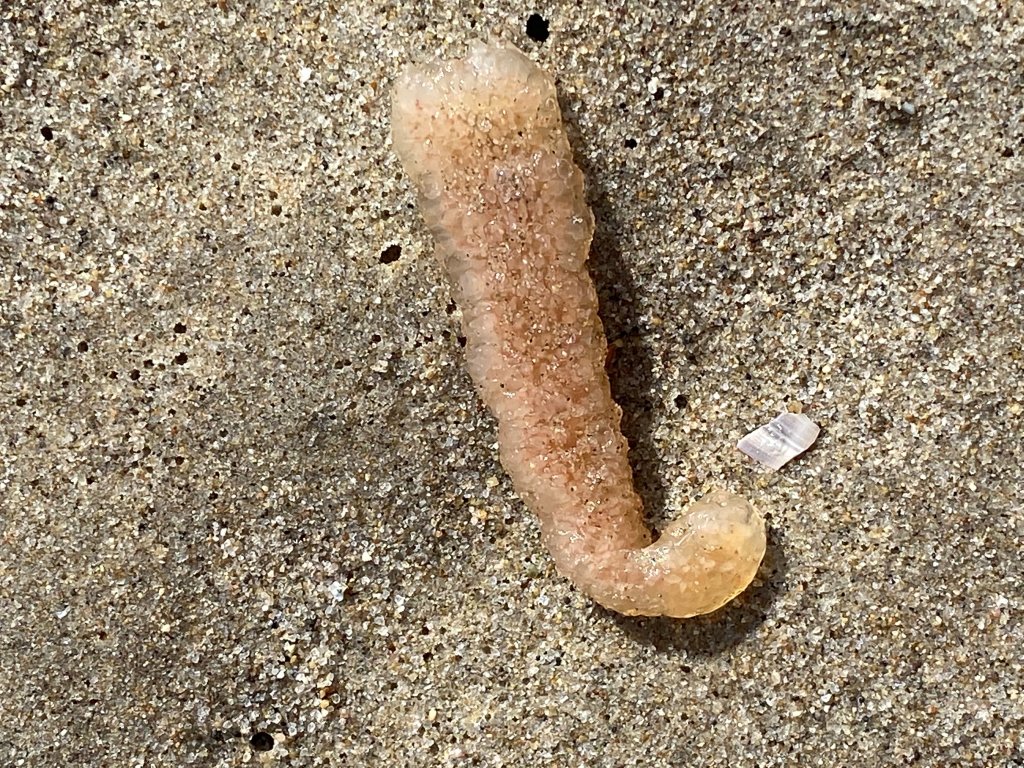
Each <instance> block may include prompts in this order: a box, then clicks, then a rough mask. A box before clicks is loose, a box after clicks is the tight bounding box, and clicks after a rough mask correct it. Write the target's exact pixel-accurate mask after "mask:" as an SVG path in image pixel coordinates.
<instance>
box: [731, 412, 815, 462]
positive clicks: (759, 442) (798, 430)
mask: <svg viewBox="0 0 1024 768" xmlns="http://www.w3.org/2000/svg"><path fill="white" fill-rule="evenodd" d="M820 431H821V430H820V428H819V427H818V425H817V424H815V423H814V422H813V421H811V420H810V419H809V418H807V417H806V416H804V415H803V414H802V413H780V414H779V415H778V416H776V417H775V418H774V419H772V420H771V421H769V422H768V423H767V424H765V425H764V426H763V427H758V428H757V429H755V430H754V431H753V432H751V433H750V434H748V435H745V436H744V437H743V438H741V439H740V441H739V442H738V443H736V447H737V448H739V449H740V450H741V451H743V453H745V454H747V456H749V457H750V458H752V459H753V460H754V461H757V462H759V463H761V464H764V465H765V466H766V467H771V468H772V469H775V470H778V469H781V468H782V466H783V465H784V464H786V463H787V462H789V461H791V460H792V459H795V458H796V457H797V456H799V455H800V454H801V453H803V452H804V451H806V450H807V449H808V448H810V447H811V446H812V445H813V444H814V441H815V440H817V439H818V432H820Z"/></svg>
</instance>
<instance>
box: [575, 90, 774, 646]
mask: <svg viewBox="0 0 1024 768" xmlns="http://www.w3.org/2000/svg"><path fill="white" fill-rule="evenodd" d="M559 106H560V108H561V110H562V114H563V115H564V116H565V117H566V120H565V123H566V130H567V133H568V134H569V143H570V145H571V146H573V147H579V146H582V145H583V143H584V142H583V140H582V136H581V134H580V132H579V130H578V129H577V127H576V124H575V121H574V120H573V119H572V114H573V110H572V109H571V107H570V106H569V105H567V104H566V103H565V102H564V101H563V100H562V99H561V97H560V98H559ZM573 154H574V159H575V161H576V164H577V165H578V166H579V167H580V169H581V170H582V171H583V175H584V178H585V179H586V196H587V203H588V204H589V205H590V208H591V210H592V211H593V213H594V219H595V231H594V240H593V243H592V244H591V247H590V260H589V262H588V265H589V268H590V272H591V275H592V276H593V277H594V283H595V285H596V286H597V294H598V301H599V312H600V315H601V322H602V323H603V324H604V329H605V335H606V336H607V337H608V344H609V348H610V350H611V353H610V354H609V361H608V377H609V379H610V381H611V390H612V396H613V397H614V398H615V401H616V402H617V403H618V404H619V405H620V406H621V407H622V432H623V434H624V435H625V436H626V439H627V440H628V441H629V446H630V454H629V455H630V464H631V465H632V467H633V479H634V483H635V485H636V489H637V492H638V493H639V494H640V497H641V498H642V499H643V501H644V508H645V510H646V512H647V517H648V522H649V521H650V519H652V518H653V519H671V518H672V517H674V515H671V514H665V513H666V510H665V506H666V498H667V487H666V484H665V480H664V478H665V472H664V468H663V466H662V464H663V462H662V458H661V457H660V455H659V453H658V451H657V450H656V448H655V445H654V430H653V426H654V425H653V422H654V414H655V411H656V409H655V407H654V403H653V390H654V384H655V381H654V374H653V371H654V370H655V366H654V358H653V356H652V352H651V350H650V349H649V348H648V346H647V345H646V344H645V343H644V337H645V336H646V329H645V328H644V327H643V322H642V312H641V309H640V296H641V291H640V289H639V288H638V286H637V284H636V282H635V279H634V277H633V273H632V272H631V270H630V269H629V268H628V267H627V265H626V262H625V260H624V259H623V256H622V250H621V248H620V247H619V242H620V241H621V240H622V239H623V229H622V224H621V222H620V221H619V219H618V217H617V208H616V206H615V205H614V204H613V203H612V202H611V200H610V198H609V196H608V193H607V191H606V189H605V188H604V187H603V186H602V183H601V180H602V174H601V172H600V171H599V169H598V168H596V167H594V166H593V165H592V164H591V163H590V162H589V161H588V160H587V158H586V157H583V156H582V155H580V154H579V153H577V152H575V151H574V153H573ZM785 576H786V558H785V554H784V551H783V547H782V541H781V534H780V533H779V532H778V531H775V530H774V529H772V528H771V526H770V524H769V527H768V546H767V550H766V553H765V559H764V561H763V562H762V564H761V567H760V568H759V569H758V575H757V581H758V582H759V586H756V587H750V588H748V589H747V590H746V592H744V593H743V594H742V595H740V596H739V597H737V598H736V599H735V600H733V601H731V602H730V603H729V604H728V605H726V606H724V607H723V608H721V609H719V610H717V611H715V612H714V613H712V614H709V615H707V616H700V617H696V618H692V619H686V620H680V619H672V618H667V617H663V616H659V617H630V616H622V615H621V614H618V613H615V612H613V611H609V610H606V609H604V608H601V607H600V606H595V610H596V611H597V612H598V614H599V615H601V614H603V615H604V616H606V617H607V618H608V619H609V621H611V622H612V623H614V624H616V625H617V626H618V627H619V629H621V630H622V631H623V632H624V633H625V634H626V635H628V636H629V637H631V638H632V639H633V640H634V641H636V642H641V643H645V644H649V645H653V646H654V647H655V648H656V649H657V650H658V651H664V652H675V653H678V652H685V653H688V654H693V655H714V654H717V653H720V652H722V651H725V650H728V649H729V648H731V647H733V646H735V645H737V644H738V643H740V642H742V640H743V639H744V638H745V637H747V636H748V635H750V634H751V633H752V632H753V631H754V630H755V629H756V628H757V627H758V626H759V625H760V624H761V623H762V622H763V621H764V619H765V617H766V616H767V615H768V611H769V609H770V607H771V605H772V603H774V601H775V598H776V597H777V595H778V593H779V591H780V590H781V589H782V587H783V585H784V584H785Z"/></svg>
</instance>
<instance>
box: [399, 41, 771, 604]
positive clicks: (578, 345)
mask: <svg viewBox="0 0 1024 768" xmlns="http://www.w3.org/2000/svg"><path fill="white" fill-rule="evenodd" d="M391 129H392V140H393V143H394V148H395V151H396V152H397V154H398V156H399V158H400V159H401V161H402V164H403V166H404V167H405V170H406V172H407V174H408V175H409V177H410V178H411V179H412V181H413V183H414V185H415V187H416V190H417V198H418V203H419V208H420V211H421V213H422V215H423V218H424V220H425V221H426V223H427V226H428V227H429V228H430V231H431V233H432V234H433V237H434V242H435V245H436V250H437V256H438V258H439V260H440V262H441V264H442V266H443V267H444V269H445V270H446V272H447V273H448V275H449V277H450V280H451V283H452V290H453V292H454V294H455V298H456V300H457V301H458V303H459V305H460V307H461V309H462V322H463V331H464V334H465V336H466V364H467V366H468V369H469V373H470V376H471V377H472V379H473V381H474V382H475V384H476V387H477V390H478V391H479V393H480V397H481V398H482V399H483V401H484V402H485V403H486V404H487V406H488V408H490V410H491V411H492V412H493V413H494V416H495V418H496V419H497V422H498V441H499V447H500V456H501V462H502V464H503V466H504V467H505V470H506V471H507V472H508V474H509V476H510V477H511V478H512V482H513V484H514V486H515V488H516V491H517V492H518V493H519V495H520V496H521V497H522V499H523V501H524V502H525V503H526V505H527V506H528V507H529V508H530V509H531V510H533V512H534V513H535V514H536V515H537V518H538V520H539V521H540V527H541V534H542V537H543V540H544V543H545V544H546V545H547V548H548V549H549V550H550V552H551V555H552V557H553V558H554V561H555V565H556V567H557V568H558V570H559V572H561V573H562V574H564V575H565V576H567V577H568V578H569V579H571V580H572V581H573V583H575V584H576V585H577V586H578V587H579V588H580V589H582V590H583V591H584V592H586V593H587V594H588V595H590V596H591V597H593V598H594V599H595V600H596V601H597V602H599V603H600V604H601V605H604V606H605V607H607V608H610V609H612V610H615V611H619V612H620V613H624V614H642V615H668V616H678V617H683V616H693V615H696V614H701V613H707V612H709V611H713V610H715V609H716V608H719V607H720V606H722V605H724V604H725V603H727V602H728V601H729V600H731V599H732V598H733V597H735V596H736V595H737V594H739V593H740V592H742V591H743V590H744V589H745V588H746V587H747V585H748V584H749V583H750V581H751V580H752V579H753V577H754V574H755V573H756V571H757V568H758V565H759V563H760V562H761V558H762V557H763V556H764V550H765V530H764V521H763V520H762V518H761V516H760V515H759V514H758V513H757V512H756V511H755V510H754V509H753V508H752V507H751V506H750V504H748V503H747V502H746V500H744V499H742V498H740V497H738V496H734V495H732V494H729V493H725V492H714V493H710V494H708V495H706V496H705V497H704V498H702V499H700V500H699V501H697V502H696V503H694V504H691V505H690V506H689V507H688V508H687V509H685V510H684V511H683V513H682V515H681V516H680V517H679V518H678V519H677V520H676V521H674V522H673V523H671V524H669V525H668V526H667V528H666V529H665V531H664V532H663V533H662V535H661V537H660V538H659V539H658V540H657V541H656V542H654V543H652V542H651V533H650V531H649V530H648V528H647V527H646V525H645V524H644V519H643V507H642V504H641V502H640V499H639V497H638V496H637V494H636V492H635V491H634V489H633V480H632V473H631V470H630V466H629V461H628V457H627V452H628V446H627V443H626V440H625V438H624V437H623V436H622V432H621V431H620V429H619V422H620V418H621V413H622V412H621V410H620V409H619V407H618V405H616V404H615V402H614V401H613V400H612V396H611V391H610V388H609V384H608V376H607V374H606V372H605V359H606V353H607V342H606V340H605V335H604V329H603V327H602V325H601V320H600V318H599V317H598V313H597V293H596V291H595V289H594V284H593V281H592V280H591V278H590V275H589V273H588V272H587V267H586V260H587V253H588V251H589V248H590V241H591V237H592V236H593V232H594V217H593V215H592V214H591V212H590V209H589V208H588V207H587V204H586V202H585V200H584V195H583V175H582V173H581V172H580V169H579V168H577V167H576V164H575V163H574V162H573V157H572V151H571V149H570V148H569V142H568V139H567V137H566V134H565V129H564V127H563V125H562V116H561V113H560V111H559V108H558V100H557V95H556V92H555V84H554V81H553V80H552V78H551V77H550V76H549V75H548V74H547V73H546V72H544V71H543V70H542V69H540V68H539V67H537V66H536V65H535V64H534V63H533V62H531V61H530V59H529V58H528V57H527V56H526V55H525V54H523V53H522V52H521V51H519V50H518V49H516V48H514V47H513V46H511V45H508V44H502V43H498V42H493V43H483V42H475V43H472V44H471V45H470V47H469V51H468V53H467V55H466V56H465V57H464V58H462V59H457V60H452V61H442V62H434V63H429V64H426V65H424V66H420V67H415V68H411V69H409V70H407V71H406V72H404V73H403V74H402V76H401V77H400V78H399V79H398V82H397V84H396V86H395V90H394V95H393V102H392V122H391Z"/></svg>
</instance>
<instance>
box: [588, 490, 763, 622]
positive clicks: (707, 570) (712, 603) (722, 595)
mask: <svg viewBox="0 0 1024 768" xmlns="http://www.w3.org/2000/svg"><path fill="white" fill-rule="evenodd" d="M765 546H766V538H765V525H764V519H763V518H762V517H761V515H760V514H758V512H757V511H756V510H755V509H754V508H753V507H752V506H751V505H750V504H749V503H748V502H747V500H746V499H744V498H742V497H740V496H736V495H734V494H731V493H726V492H723V491H718V492H715V493H711V494H708V495H707V496H705V497H704V498H702V499H701V500H699V501H697V502H695V503H693V504H691V505H690V506H689V507H688V508H687V509H686V511H685V512H684V513H683V515H682V517H680V518H679V519H678V520H676V521H674V522H673V523H671V524H670V525H669V526H668V527H667V528H666V529H665V532H664V533H663V534H662V536H661V538H659V539H658V540H657V541H656V542H654V543H653V544H651V545H649V546H647V547H643V548H640V549H619V550H616V551H607V552H604V553H601V554H597V553H591V557H592V558H594V559H591V561H590V562H589V563H585V562H584V561H585V560H586V559H587V558H586V557H579V559H578V560H577V562H576V567H577V569H578V570H577V572H576V573H575V574H570V575H572V576H576V577H577V578H575V579H574V580H575V581H576V583H577V584H578V585H579V586H580V587H581V588H583V589H584V590H585V591H586V592H587V594H589V595H590V596H591V597H593V598H594V599H595V600H597V602H599V603H601V605H603V606H605V607H606V608H610V609H612V610H614V611H618V612H619V613H624V614H627V615H631V616H636V615H640V616H673V617H676V618H686V617H688V616H697V615H699V614H702V613H710V612H711V611H714V610H716V609H718V608H721V607H722V606H723V605H725V604H726V603H727V602H729V601H730V600H732V599H733V598H734V597H736V595H738V594H739V593H740V592H742V591H743V590H744V589H746V588H747V586H748V585H749V584H750V582H751V581H752V580H753V578H754V575H755V574H756V573H757V568H758V566H759V565H760V563H761V560H762V559H763V557H764V553H765ZM595 560H596V562H595ZM602 561H603V562H602ZM580 566H582V568H581V567H580ZM580 571H582V573H580Z"/></svg>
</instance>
